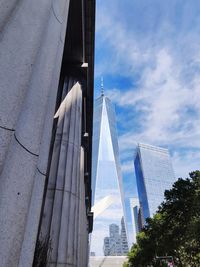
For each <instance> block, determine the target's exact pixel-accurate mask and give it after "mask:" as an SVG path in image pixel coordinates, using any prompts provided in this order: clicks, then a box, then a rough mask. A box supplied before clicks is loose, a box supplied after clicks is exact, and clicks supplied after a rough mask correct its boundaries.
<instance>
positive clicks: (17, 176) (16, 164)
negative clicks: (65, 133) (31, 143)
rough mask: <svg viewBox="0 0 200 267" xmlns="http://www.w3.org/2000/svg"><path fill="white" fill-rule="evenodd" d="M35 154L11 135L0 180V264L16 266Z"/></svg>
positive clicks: (35, 160)
mask: <svg viewBox="0 0 200 267" xmlns="http://www.w3.org/2000/svg"><path fill="white" fill-rule="evenodd" d="M36 163H37V157H35V156H33V155H31V154H30V153H28V152H27V151H26V150H24V149H23V148H22V147H21V146H20V145H19V144H18V143H17V142H16V140H15V139H14V138H13V140H12V143H11V145H10V149H9V151H8V155H7V160H6V163H5V166H4V170H3V172H2V175H1V182H0V196H1V202H0V266H2V267H16V265H17V262H18V261H19V255H20V249H21V244H22V240H23V235H24V230H25V223H26V218H27V214H28V209H29V203H30V197H31V192H32V186H33V179H32V177H33V176H34V174H35V171H36V170H35V166H36Z"/></svg>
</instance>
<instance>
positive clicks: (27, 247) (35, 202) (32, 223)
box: [18, 171, 46, 267]
mask: <svg viewBox="0 0 200 267" xmlns="http://www.w3.org/2000/svg"><path fill="white" fill-rule="evenodd" d="M45 179H46V176H44V175H42V174H41V173H39V172H38V171H37V172H36V175H35V179H34V185H33V190H32V194H31V201H30V206H29V211H28V216H27V222H26V228H25V231H24V238H23V243H22V248H21V253H20V260H19V264H18V266H19V267H32V263H33V257H34V251H35V245H36V240H37V234H38V225H39V220H40V212H41V207H42V200H43V194H44V184H45Z"/></svg>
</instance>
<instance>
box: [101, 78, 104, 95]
mask: <svg viewBox="0 0 200 267" xmlns="http://www.w3.org/2000/svg"><path fill="white" fill-rule="evenodd" d="M101 96H104V88H103V77H101Z"/></svg>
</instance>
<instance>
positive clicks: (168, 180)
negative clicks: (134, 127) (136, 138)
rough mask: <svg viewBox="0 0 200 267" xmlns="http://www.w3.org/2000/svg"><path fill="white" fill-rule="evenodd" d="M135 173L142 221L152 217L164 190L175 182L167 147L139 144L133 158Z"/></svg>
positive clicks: (161, 199) (162, 197)
mask: <svg viewBox="0 0 200 267" xmlns="http://www.w3.org/2000/svg"><path fill="white" fill-rule="evenodd" d="M134 165H135V174H136V181H137V189H138V196H139V202H140V208H141V216H142V219H143V223H144V221H145V219H146V218H148V217H152V216H153V214H154V213H155V212H156V211H157V208H158V206H159V205H160V204H161V202H162V201H163V200H164V192H165V190H166V189H170V188H171V186H172V184H173V183H174V182H175V176H174V172H173V168H172V163H171V160H170V156H169V152H168V150H167V149H164V148H160V147H155V146H150V145H145V144H139V145H138V148H137V151H136V155H135V160H134Z"/></svg>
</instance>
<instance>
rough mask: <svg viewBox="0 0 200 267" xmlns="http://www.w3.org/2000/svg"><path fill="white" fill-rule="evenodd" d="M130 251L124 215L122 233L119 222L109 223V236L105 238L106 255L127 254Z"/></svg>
mask: <svg viewBox="0 0 200 267" xmlns="http://www.w3.org/2000/svg"><path fill="white" fill-rule="evenodd" d="M128 251H129V249H128V242H127V237H126V230H125V223H124V217H122V219H121V234H120V231H119V226H118V225H117V224H114V223H112V224H110V225H109V237H108V236H107V237H105V238H104V256H125V255H127V253H128Z"/></svg>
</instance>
